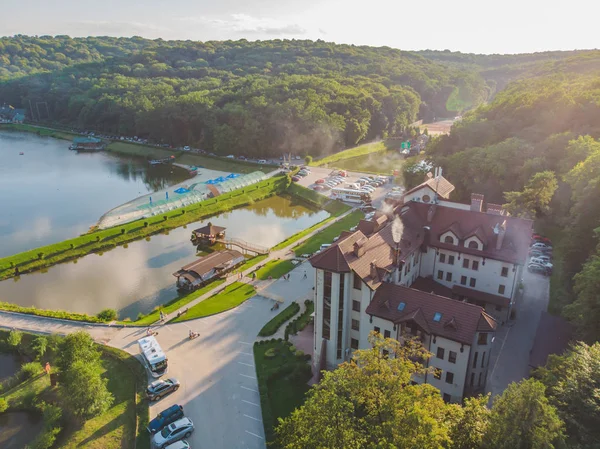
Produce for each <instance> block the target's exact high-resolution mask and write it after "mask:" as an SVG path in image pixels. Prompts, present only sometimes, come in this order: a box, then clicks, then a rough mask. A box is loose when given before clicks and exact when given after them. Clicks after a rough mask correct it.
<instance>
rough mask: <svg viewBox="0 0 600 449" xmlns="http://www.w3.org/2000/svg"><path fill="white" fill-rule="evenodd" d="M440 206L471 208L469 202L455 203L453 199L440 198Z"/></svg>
mask: <svg viewBox="0 0 600 449" xmlns="http://www.w3.org/2000/svg"><path fill="white" fill-rule="evenodd" d="M438 204H439V205H440V206H445V207H452V208H454V209H462V210H471V205H470V204H463V203H455V202H454V201H445V200H441V201H439V202H438Z"/></svg>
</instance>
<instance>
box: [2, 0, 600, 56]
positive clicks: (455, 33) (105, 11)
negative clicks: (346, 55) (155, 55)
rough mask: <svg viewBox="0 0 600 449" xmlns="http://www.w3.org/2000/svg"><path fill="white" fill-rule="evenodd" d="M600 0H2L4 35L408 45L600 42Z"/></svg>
mask: <svg viewBox="0 0 600 449" xmlns="http://www.w3.org/2000/svg"><path fill="white" fill-rule="evenodd" d="M599 13H600V1H598V0H570V1H564V0H503V1H495V2H492V1H489V0H430V1H428V2H419V1H410V2H409V1H406V0H366V1H365V0H168V1H165V0H144V1H142V0H19V1H10V0H1V1H0V35H4V36H10V35H14V34H28V35H43V34H50V35H56V34H68V35H70V36H88V35H109V36H134V35H138V36H143V37H147V38H158V37H161V38H163V39H192V40H200V41H206V40H222V39H241V38H246V39H248V40H257V39H276V38H282V39H283V38H289V39H291V38H295V39H323V40H326V41H333V42H337V43H349V44H360V45H375V46H380V45H387V46H390V47H395V48H401V49H405V50H421V49H436V50H444V49H450V50H459V51H463V52H473V53H522V52H533V51H543V50H572V49H584V48H598V47H600V32H599V31H598V25H597V21H598V15H599Z"/></svg>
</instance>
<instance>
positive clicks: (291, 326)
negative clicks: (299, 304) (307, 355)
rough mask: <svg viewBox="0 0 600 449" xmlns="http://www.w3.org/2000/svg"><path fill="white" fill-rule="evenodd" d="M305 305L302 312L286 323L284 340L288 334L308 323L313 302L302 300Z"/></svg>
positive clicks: (313, 307) (294, 332)
mask: <svg viewBox="0 0 600 449" xmlns="http://www.w3.org/2000/svg"><path fill="white" fill-rule="evenodd" d="M304 304H305V305H306V310H305V311H304V312H302V314H301V315H300V316H299V317H298V318H296V319H295V320H294V321H290V322H289V323H288V325H287V326H286V327H285V337H284V338H285V340H286V341H287V340H288V337H289V336H290V335H296V334H297V333H298V332H300V331H301V330H302V329H304V328H305V327H306V326H307V325H308V323H310V320H311V315H312V313H313V312H314V311H315V303H314V302H312V301H311V300H310V299H307V300H306V301H304Z"/></svg>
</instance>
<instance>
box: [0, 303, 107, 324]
mask: <svg viewBox="0 0 600 449" xmlns="http://www.w3.org/2000/svg"><path fill="white" fill-rule="evenodd" d="M0 310H6V311H8V312H18V313H27V314H29V315H36V316H44V317H48V318H60V319H62V320H72V321H85V322H88V323H103V322H104V321H103V320H101V319H99V318H98V317H95V316H92V315H87V314H85V313H74V312H67V311H64V310H47V309H38V308H36V307H33V306H32V307H23V306H19V305H17V304H13V303H10V302H0Z"/></svg>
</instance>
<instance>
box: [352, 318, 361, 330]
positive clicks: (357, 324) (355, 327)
mask: <svg viewBox="0 0 600 449" xmlns="http://www.w3.org/2000/svg"><path fill="white" fill-rule="evenodd" d="M352 330H353V331H359V330H360V321H358V320H352Z"/></svg>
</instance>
